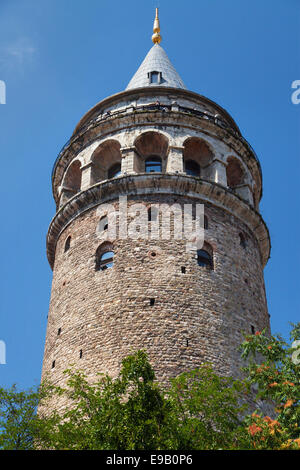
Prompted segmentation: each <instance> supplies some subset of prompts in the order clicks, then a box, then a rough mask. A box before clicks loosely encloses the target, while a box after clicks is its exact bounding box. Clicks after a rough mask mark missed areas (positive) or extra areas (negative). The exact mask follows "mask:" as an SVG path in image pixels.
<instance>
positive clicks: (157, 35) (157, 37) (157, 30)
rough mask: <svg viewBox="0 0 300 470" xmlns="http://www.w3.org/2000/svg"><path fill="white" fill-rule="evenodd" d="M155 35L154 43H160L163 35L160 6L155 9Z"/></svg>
mask: <svg viewBox="0 0 300 470" xmlns="http://www.w3.org/2000/svg"><path fill="white" fill-rule="evenodd" d="M153 33H154V34H153V36H152V41H153V42H154V44H160V43H161V40H162V37H161V35H160V24H159V17H158V8H156V10H155V20H154V25H153Z"/></svg>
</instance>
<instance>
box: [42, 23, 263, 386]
mask: <svg viewBox="0 0 300 470" xmlns="http://www.w3.org/2000/svg"><path fill="white" fill-rule="evenodd" d="M152 40H153V42H154V45H153V47H152V49H151V50H150V51H149V53H148V55H147V56H146V58H145V60H144V61H143V63H142V64H141V66H140V68H139V69H138V71H137V72H136V74H135V75H134V76H133V78H132V80H131V81H130V83H129V85H128V87H127V89H126V90H125V91H123V92H121V93H118V94H116V95H113V96H111V97H109V98H106V99H104V100H103V101H101V102H100V103H98V104H97V105H96V106H94V107H93V108H92V109H91V110H90V111H88V113H87V114H86V115H85V116H84V117H83V118H82V119H81V121H80V122H79V124H78V125H77V127H76V129H75V130H74V133H73V135H72V136H71V138H70V140H69V141H68V143H67V144H66V145H65V146H64V148H63V149H62V151H61V152H60V154H59V156H58V158H57V160H56V162H55V165H54V169H53V174H52V184H53V195H54V198H55V201H56V204H57V212H56V214H55V217H54V218H53V220H52V222H51V224H50V228H49V232H48V235H47V255H48V259H49V263H50V265H51V267H52V268H53V285H52V294H51V303H50V311H49V316H48V327H47V336H46V345H45V354H44V363H43V376H45V374H46V373H49V374H50V377H51V378H52V380H53V382H54V383H56V384H60V383H62V382H63V380H64V379H63V377H64V376H63V371H64V370H65V369H66V368H67V367H68V366H69V365H70V364H74V365H75V366H76V367H78V368H80V369H84V370H85V371H86V373H87V375H88V376H89V378H90V379H91V380H92V379H93V377H95V375H96V373H97V372H108V373H109V374H111V375H114V374H116V373H117V372H118V370H119V367H120V363H121V360H122V359H123V358H124V357H125V356H126V355H128V354H129V353H130V352H131V351H132V350H138V349H146V350H147V352H148V355H149V359H150V361H151V363H152V364H153V366H154V368H155V370H156V373H157V376H158V378H159V379H160V380H165V379H167V378H168V377H170V376H175V375H177V374H178V373H180V372H182V371H185V370H188V369H191V368H195V367H197V366H199V365H200V364H201V363H202V362H205V361H209V362H211V363H213V364H214V367H215V369H216V371H217V372H219V373H221V374H234V375H236V374H238V371H239V367H240V365H241V362H240V354H239V352H238V351H237V347H238V345H239V344H240V341H241V339H242V332H248V333H251V332H252V333H254V332H255V331H256V330H261V329H263V328H267V330H268V331H269V315H268V311H267V304H266V296H265V286H264V277H263V269H264V266H265V264H266V262H267V260H268V258H269V252H270V239H269V234H268V230H267V227H266V225H265V223H264V221H263V219H262V217H261V215H260V213H259V201H260V198H261V195H262V174H261V168H260V164H259V161H258V159H257V156H256V154H255V152H254V150H253V149H252V147H251V146H250V144H249V143H248V142H247V141H246V140H245V139H244V138H243V136H242V135H241V133H240V130H239V128H238V126H237V125H236V123H235V122H234V120H233V119H232V118H231V116H230V115H229V114H228V113H227V112H226V111H225V110H224V109H222V108H221V107H220V106H218V105H217V104H216V103H214V102H213V101H211V100H209V99H208V98H205V97H204V96H201V95H199V94H197V93H194V92H192V91H189V90H187V89H186V87H185V85H184V83H183V81H182V80H181V78H180V76H179V75H178V73H177V72H176V70H175V68H174V67H173V65H172V64H171V62H170V60H169V59H168V56H167V54H166V53H165V51H164V49H163V48H162V47H161V46H160V41H161V36H160V27H159V20H158V16H156V19H155V23H154V34H153V37H152ZM120 197H121V199H120ZM196 204H202V205H204V217H203V215H202V216H201V217H200V222H202V225H204V244H203V246H202V247H200V248H199V247H198V246H196V247H192V248H190V249H186V245H187V240H186V239H184V237H182V238H181V239H180V237H178V236H176V233H175V232H176V230H175V225H176V220H177V221H178V220H179V219H178V214H180V215H179V218H180V217H183V216H182V215H181V212H180V211H181V210H182V214H183V209H184V208H185V207H186V205H187V206H188V207H195V205H196ZM121 206H122V207H121ZM137 208H140V215H141V214H142V213H143V214H144V213H146V214H147V216H146V219H145V217H144V216H143V223H142V224H141V226H140V227H139V228H137V229H136V231H135V232H134V230H131V232H130V230H129V228H130V227H131V225H130V224H131V222H132V220H134V217H135V214H137V212H136V210H137ZM145 211H146V212H145ZM116 214H117V215H116ZM169 215H170V217H169V220H170V237H163V236H161V235H160V231H159V230H162V228H163V225H164V223H166V220H168V217H167V216H169ZM193 217H194V218H195V214H194V215H193ZM198 222H199V220H198V218H197V217H196V220H195V221H194V223H198ZM121 224H122V230H123V231H121ZM126 224H127V226H126ZM113 225H115V227H116V232H117V235H116V236H112V231H111V230H110V228H111V226H113ZM124 227H125V229H124ZM145 227H146V228H147V229H149V228H150V229H152V228H153V227H156V229H157V227H158V229H157V230H158V231H157V230H156V232H155V230H153V231H151V232H150V233H151V235H150V234H149V235H148V236H145V230H144V229H145ZM121 232H122V233H121ZM129 232H130V233H129ZM120 233H121V235H120ZM153 233H154V234H155V233H156V236H154V235H153ZM146 235H147V234H146ZM157 235H158V236H157ZM177 235H178V234H177Z"/></svg>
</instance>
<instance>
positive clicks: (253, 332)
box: [251, 325, 255, 335]
mask: <svg viewBox="0 0 300 470" xmlns="http://www.w3.org/2000/svg"><path fill="white" fill-rule="evenodd" d="M251 333H252V334H253V335H255V327H254V326H253V325H251Z"/></svg>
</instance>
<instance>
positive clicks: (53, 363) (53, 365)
mask: <svg viewBox="0 0 300 470" xmlns="http://www.w3.org/2000/svg"><path fill="white" fill-rule="evenodd" d="M54 367H55V361H53V362H52V369H54Z"/></svg>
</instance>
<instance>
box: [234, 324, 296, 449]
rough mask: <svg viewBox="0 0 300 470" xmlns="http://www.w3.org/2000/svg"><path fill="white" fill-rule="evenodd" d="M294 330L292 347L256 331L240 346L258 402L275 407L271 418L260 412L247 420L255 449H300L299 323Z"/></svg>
mask: <svg viewBox="0 0 300 470" xmlns="http://www.w3.org/2000/svg"><path fill="white" fill-rule="evenodd" d="M292 326H293V328H292V330H291V333H290V343H287V342H286V341H284V340H283V339H282V338H281V337H280V336H279V335H277V336H272V337H269V336H266V335H265V332H264V331H262V332H260V331H257V332H256V333H255V335H251V336H246V337H245V341H244V342H243V344H242V345H241V349H242V357H243V358H245V359H248V366H247V367H245V368H244V371H245V372H246V373H247V375H248V379H249V382H250V383H251V384H256V386H257V394H256V398H257V399H259V400H262V401H263V402H265V403H271V404H272V405H273V413H272V414H273V416H272V417H270V416H263V415H262V413H260V412H259V411H257V412H254V413H253V414H252V415H251V416H248V417H247V418H246V419H245V422H246V423H247V425H248V433H249V435H250V437H251V443H250V445H251V447H252V448H255V449H297V450H298V449H299V448H300V364H299V359H298V356H299V357H300V354H298V353H299V348H300V345H299V343H298V344H297V341H298V342H299V340H300V323H298V324H296V325H292ZM297 348H298V352H297V351H296V349H297ZM260 358H263V359H260Z"/></svg>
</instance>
